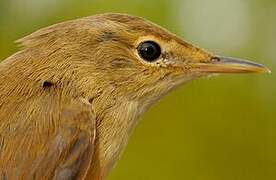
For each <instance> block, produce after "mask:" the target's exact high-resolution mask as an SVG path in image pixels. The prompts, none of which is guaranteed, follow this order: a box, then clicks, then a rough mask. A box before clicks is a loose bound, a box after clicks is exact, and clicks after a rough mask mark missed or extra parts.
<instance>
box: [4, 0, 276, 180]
mask: <svg viewBox="0 0 276 180" xmlns="http://www.w3.org/2000/svg"><path fill="white" fill-rule="evenodd" d="M103 12H123V13H130V14H134V15H139V16H142V17H145V18H147V19H149V20H151V21H154V22H156V23H157V24H160V25H162V26H164V27H165V28H167V29H169V30H171V31H173V32H175V33H177V34H178V35H180V36H181V37H183V38H185V39H186V40H189V41H190V42H192V43H194V44H196V45H199V46H200V47H203V48H205V49H207V50H209V51H212V52H214V53H218V54H223V55H227V56H236V57H241V58H247V59H252V60H254V61H257V62H260V63H263V64H265V65H267V66H268V67H269V68H270V69H271V70H272V72H274V69H275V68H276V60H275V58H276V1H275V0H262V1H261V0H190V1H188V0H140V1H134V0H128V1H126V0H0V59H5V58H6V57H8V56H9V55H11V54H12V53H14V52H16V50H17V48H16V45H15V44H13V42H14V41H15V40H16V39H18V38H20V37H23V36H25V35H27V34H29V33H31V32H33V31H35V30H37V29H39V28H41V27H44V26H48V25H51V24H54V23H57V22H60V21H64V20H68V19H73V18H78V17H82V16H88V15H93V14H96V13H103ZM123 179H127V180H129V179H131V180H150V179H158V180H162V179H164V180H167V179H189V180H222V179H223V180H274V179H276V73H272V74H254V75H252V74H251V75H224V76H218V77H213V78H203V79H200V80H195V81H193V82H191V83H189V84H187V85H185V86H183V87H181V88H179V89H177V90H176V91H174V92H173V93H170V94H169V95H168V96H166V97H165V98H163V99H162V100H161V101H160V102H159V103H158V104H156V105H155V106H154V107H153V108H151V109H150V111H148V112H147V113H146V114H145V115H144V116H143V120H142V121H141V122H140V124H139V125H138V127H137V128H136V129H135V131H134V133H133V135H132V137H131V138H130V141H129V145H128V147H127V149H126V151H125V152H124V154H123V156H122V158H121V160H120V161H119V162H118V164H117V165H116V167H115V168H114V170H113V171H112V173H111V175H110V176H109V180H123Z"/></svg>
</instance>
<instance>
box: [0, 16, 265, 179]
mask: <svg viewBox="0 0 276 180" xmlns="http://www.w3.org/2000/svg"><path fill="white" fill-rule="evenodd" d="M18 43H19V44H20V45H21V50H20V51H18V52H17V53H15V54H13V55H12V56H10V57H8V58H7V59H5V60H4V61H3V62H1V63H0V177H1V179H95V180H96V179H98V180H100V179H105V177H106V176H107V174H108V172H109V171H110V170H111V168H112V167H113V165H114V163H115V162H116V161H117V160H118V158H119V156H120V154H121V151H122V150H123V149H124V148H125V146H126V144H127V141H128V138H129V135H130V134H131V131H132V129H133V127H135V125H136V124H137V120H138V119H139V117H140V116H141V115H142V114H143V113H144V112H145V111H146V110H147V109H148V108H149V107H150V106H151V105H152V104H153V103H154V102H156V101H157V100H158V99H160V98H161V97H162V96H164V95H165V94H167V93H168V92H169V91H170V90H172V89H174V88H175V87H177V86H179V85H182V84H184V83H185V82H187V81H189V80H192V79H195V78H199V77H202V76H207V75H210V74H213V73H250V72H269V70H268V69H267V68H266V67H264V66H262V65H260V64H256V63H253V62H249V61H244V60H240V59H234V58H227V57H221V56H216V55H213V54H211V53H208V52H206V51H204V50H202V49H200V48H198V47H195V46H193V45H192V44H190V43H188V42H186V41H184V40H182V39H180V38H179V37H177V36H176V35H174V34H172V33H170V32H168V31H167V30H165V29H163V28H161V27H159V26H157V25H155V24H153V23H151V22H149V21H147V20H145V19H143V18H139V17H134V16H129V15H125V14H112V13H110V14H101V15H95V16H91V17H85V18H81V19H77V20H72V21H67V22H63V23H59V24H56V25H53V26H50V27H47V28H43V29H40V30H38V31H37V32H35V33H33V34H31V35H29V36H27V37H25V38H23V39H21V40H19V41H18Z"/></svg>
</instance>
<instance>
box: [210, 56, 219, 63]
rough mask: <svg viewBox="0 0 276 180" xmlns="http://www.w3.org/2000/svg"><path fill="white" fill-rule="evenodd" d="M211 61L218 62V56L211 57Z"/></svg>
mask: <svg viewBox="0 0 276 180" xmlns="http://www.w3.org/2000/svg"><path fill="white" fill-rule="evenodd" d="M211 62H220V58H219V57H212V58H211Z"/></svg>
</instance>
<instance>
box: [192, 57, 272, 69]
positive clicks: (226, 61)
mask: <svg viewBox="0 0 276 180" xmlns="http://www.w3.org/2000/svg"><path fill="white" fill-rule="evenodd" d="M193 67H195V68H196V71H197V72H202V73H270V72H271V71H270V70H269V69H268V68H267V67H265V66H264V65H261V64H257V63H254V62H251V61H247V60H242V59H237V58H231V57H222V56H215V57H213V58H212V61H211V62H201V63H195V64H193Z"/></svg>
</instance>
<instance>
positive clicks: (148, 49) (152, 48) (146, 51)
mask: <svg viewBox="0 0 276 180" xmlns="http://www.w3.org/2000/svg"><path fill="white" fill-rule="evenodd" d="M137 50H138V53H139V56H140V57H141V58H143V59H144V60H146V61H149V62H152V61H155V60H156V59H158V58H159V57H160V55H161V48H160V46H159V45H158V44H157V43H156V42H153V41H144V42H142V43H140V44H139V46H138V48H137Z"/></svg>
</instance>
